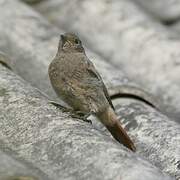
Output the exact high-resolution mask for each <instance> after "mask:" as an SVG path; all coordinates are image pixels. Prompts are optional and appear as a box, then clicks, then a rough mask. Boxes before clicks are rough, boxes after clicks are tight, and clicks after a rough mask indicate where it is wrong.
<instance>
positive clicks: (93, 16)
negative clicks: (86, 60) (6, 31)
mask: <svg viewBox="0 0 180 180" xmlns="http://www.w3.org/2000/svg"><path fill="white" fill-rule="evenodd" d="M95 4H96V6H95ZM36 9H37V10H39V11H40V12H41V13H42V14H43V15H45V16H46V17H47V18H48V19H49V20H50V21H51V22H53V23H54V24H56V25H58V26H59V27H63V28H65V29H66V30H67V31H75V32H78V33H79V34H80V35H81V37H83V39H84V42H86V44H87V45H88V47H90V48H91V49H93V50H94V51H96V52H98V53H99V54H100V55H101V56H103V57H104V58H105V59H106V60H107V61H108V62H111V63H113V64H114V65H115V66H116V67H119V68H121V69H122V70H123V71H124V72H126V74H128V76H129V77H131V78H132V79H133V80H134V81H135V82H138V83H140V84H141V85H142V87H145V88H146V89H148V90H149V91H150V92H151V93H152V94H154V96H156V97H157V98H158V99H160V100H161V102H162V104H163V103H164V104H165V107H166V108H165V109H166V114H168V116H170V117H172V118H173V119H175V120H176V121H177V122H180V118H179V117H180V84H179V74H180V66H179V64H180V58H179V57H180V49H179V47H180V42H179V40H178V39H177V38H176V40H175V38H174V39H173V38H172V37H171V36H170V35H169V34H168V32H167V31H166V30H165V28H163V26H160V25H159V24H157V23H155V22H153V21H152V20H151V19H150V18H148V17H147V16H146V15H145V14H144V13H143V12H141V11H140V10H139V9H138V8H137V6H135V5H134V4H133V3H130V2H129V1H126V0H121V1H118V0H115V1H113V3H111V2H109V1H104V0H99V1H98V2H96V1H95V0H91V1H88V0H84V1H80V0H74V1H65V0H52V1H47V2H44V3H41V4H40V5H39V6H37V7H36ZM70 12H71V13H70ZM129 12H131V13H129ZM87 22H88V23H87Z"/></svg>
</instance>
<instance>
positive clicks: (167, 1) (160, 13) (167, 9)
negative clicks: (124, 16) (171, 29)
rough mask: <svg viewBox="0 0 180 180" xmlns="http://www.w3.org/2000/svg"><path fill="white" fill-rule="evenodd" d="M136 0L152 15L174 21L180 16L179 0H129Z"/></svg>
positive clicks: (163, 19)
mask: <svg viewBox="0 0 180 180" xmlns="http://www.w3.org/2000/svg"><path fill="white" fill-rule="evenodd" d="M131 1H132V2H134V1H135V2H137V3H138V4H139V5H140V6H141V7H142V8H144V10H145V11H146V12H149V13H150V14H151V15H152V16H153V17H155V18H157V19H159V20H161V21H165V22H170V21H176V20H177V19H178V18H180V0H151V1H149V0H131Z"/></svg>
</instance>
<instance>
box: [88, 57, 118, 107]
mask: <svg viewBox="0 0 180 180" xmlns="http://www.w3.org/2000/svg"><path fill="white" fill-rule="evenodd" d="M87 70H88V72H89V73H90V74H91V75H93V76H94V77H95V78H96V79H98V80H99V82H100V83H101V85H102V88H103V92H104V94H105V96H106V98H107V100H108V102H109V104H110V106H111V107H112V109H113V110H115V108H114V106H113V104H112V101H111V98H110V96H109V93H108V91H107V88H106V86H105V84H104V82H103V80H102V78H101V76H100V74H99V73H98V72H97V71H96V69H95V67H94V65H93V63H92V62H91V61H89V60H88V68H87Z"/></svg>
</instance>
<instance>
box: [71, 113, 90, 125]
mask: <svg viewBox="0 0 180 180" xmlns="http://www.w3.org/2000/svg"><path fill="white" fill-rule="evenodd" d="M88 116H89V114H84V113H83V112H82V111H74V112H72V114H71V117H72V118H77V119H81V120H83V121H84V122H88V123H90V124H92V121H91V120H89V119H87V117H88Z"/></svg>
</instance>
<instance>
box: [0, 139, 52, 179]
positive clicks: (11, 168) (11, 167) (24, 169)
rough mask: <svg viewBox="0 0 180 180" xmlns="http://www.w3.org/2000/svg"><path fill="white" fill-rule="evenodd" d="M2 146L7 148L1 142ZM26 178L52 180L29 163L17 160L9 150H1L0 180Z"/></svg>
mask: <svg viewBox="0 0 180 180" xmlns="http://www.w3.org/2000/svg"><path fill="white" fill-rule="evenodd" d="M2 146H6V145H4V144H3V142H2V141H1V148H2ZM19 176H26V177H31V178H32V179H27V180H50V179H49V178H48V177H47V175H45V174H44V173H43V172H41V171H40V170H39V169H37V168H35V167H33V165H32V164H30V163H29V162H25V161H24V160H22V159H19V158H17V155H16V154H15V153H14V152H12V151H11V150H9V149H5V148H4V147H3V150H2V149H1V150H0V180H15V179H10V177H19Z"/></svg>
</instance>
